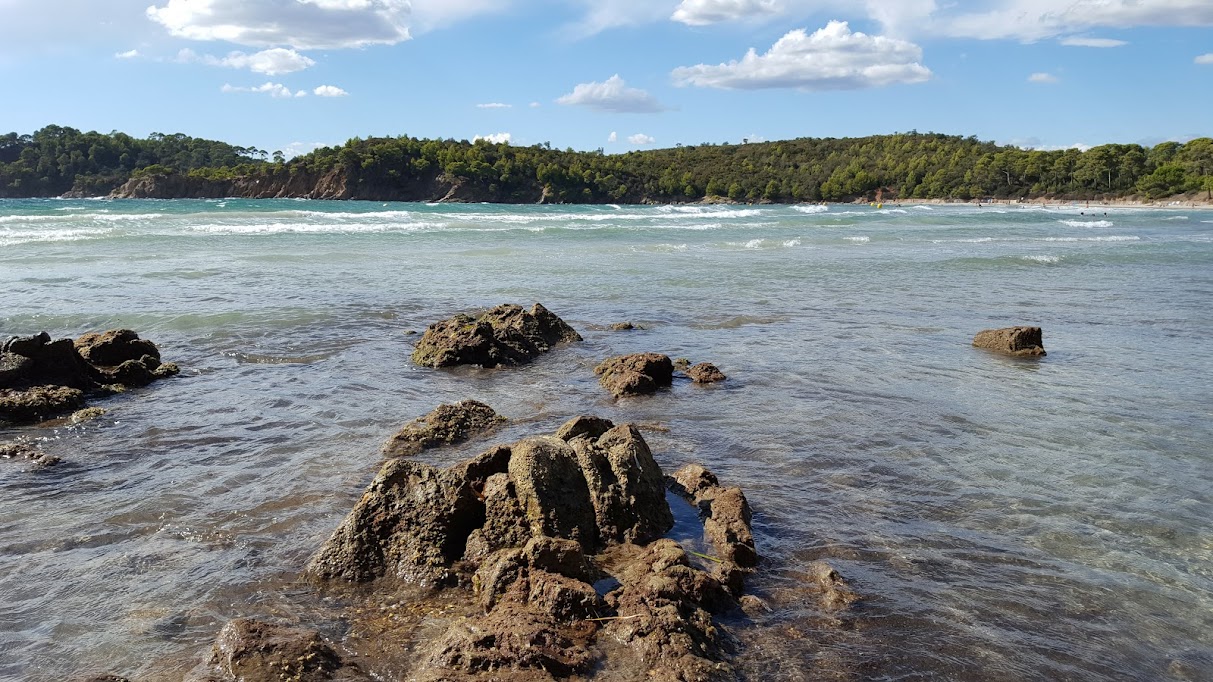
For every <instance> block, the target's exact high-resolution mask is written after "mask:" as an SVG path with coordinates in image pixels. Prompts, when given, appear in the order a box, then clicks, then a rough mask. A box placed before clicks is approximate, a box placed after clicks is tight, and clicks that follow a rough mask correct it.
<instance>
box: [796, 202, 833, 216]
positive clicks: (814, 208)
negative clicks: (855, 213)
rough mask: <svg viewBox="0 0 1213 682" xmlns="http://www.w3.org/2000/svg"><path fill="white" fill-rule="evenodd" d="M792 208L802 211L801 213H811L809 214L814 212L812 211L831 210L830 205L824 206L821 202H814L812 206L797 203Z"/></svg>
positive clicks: (823, 211)
mask: <svg viewBox="0 0 1213 682" xmlns="http://www.w3.org/2000/svg"><path fill="white" fill-rule="evenodd" d="M792 210H795V211H800V212H801V213H809V214H812V213H825V212H826V211H829V210H830V207H829V206H822V205H820V204H814V205H811V206H804V205H799V204H798V205H796V206H793V207H792Z"/></svg>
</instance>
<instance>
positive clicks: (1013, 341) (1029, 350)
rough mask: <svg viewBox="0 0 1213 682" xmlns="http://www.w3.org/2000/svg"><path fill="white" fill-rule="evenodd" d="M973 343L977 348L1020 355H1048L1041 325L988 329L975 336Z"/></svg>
mask: <svg viewBox="0 0 1213 682" xmlns="http://www.w3.org/2000/svg"><path fill="white" fill-rule="evenodd" d="M973 345H974V346H975V347H977V348H985V349H986V350H992V351H996V352H998V353H1005V354H1007V355H1015V356H1020V357H1025V356H1026V357H1039V356H1044V355H1047V354H1046V353H1045V348H1044V341H1043V339H1042V332H1041V329H1040V327H1006V328H1003V329H986V330H983V331H980V332H978V333H977V336H975V337H973Z"/></svg>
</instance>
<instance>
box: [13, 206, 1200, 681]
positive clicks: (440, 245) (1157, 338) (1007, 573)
mask: <svg viewBox="0 0 1213 682" xmlns="http://www.w3.org/2000/svg"><path fill="white" fill-rule="evenodd" d="M1104 213H1105V210H1104V209H1103V208H1102V207H1101V208H1099V209H1097V210H1092V209H1087V208H1085V207H1079V206H1074V207H1066V208H1057V207H1050V208H1048V209H1044V208H1041V207H1020V206H1010V207H1000V208H991V207H986V208H982V209H976V208H972V207H954V206H912V205H906V206H902V207H885V208H883V209H876V208H871V207H865V206H860V207H838V206H831V207H829V208H828V209H825V210H823V208H822V207H804V206H801V207H773V206H772V207H765V206H764V207H729V206H713V207H701V206H688V207H632V206H625V207H618V208H616V207H498V206H481V205H470V206H450V205H443V206H427V205H424V204H387V205H385V204H379V203H361V202H350V203H342V202H334V203H327V202H301V201H243V200H234V199H233V200H227V201H169V202H164V201H69V200H62V201H59V200H54V201H34V200H30V201H25V200H22V201H0V286H2V287H3V290H4V291H5V292H6V296H5V300H4V306H3V307H2V308H0V336H4V335H7V334H18V333H20V334H27V333H35V332H38V331H41V330H44V329H45V330H47V331H49V332H51V334H52V335H54V336H56V337H61V336H75V335H78V334H80V333H83V332H85V331H89V330H97V329H105V328H112V327H119V326H121V327H130V328H133V329H136V330H138V331H139V332H140V333H141V334H142V335H143V336H144V337H145V338H150V339H152V340H154V341H155V342H156V343H157V344H158V345H159V346H160V348H161V351H162V353H163V355H164V357H165V358H166V359H168V360H172V361H175V362H178V363H179V364H180V365H181V366H182V368H183V372H182V376H181V377H180V378H178V379H174V380H169V381H165V382H160V383H158V384H155V385H153V386H151V387H149V388H147V389H142V390H138V391H132V392H131V393H128V394H125V395H121V396H116V397H114V398H111V399H108V400H105V401H103V402H98V403H96V404H98V405H101V406H103V407H105V408H106V409H107V410H108V413H107V414H106V415H105V416H104V417H102V418H100V419H98V420H95V421H92V422H88V423H85V424H82V425H77V426H70V427H63V426H60V427H50V428H32V427H31V428H22V429H9V430H8V431H7V432H4V433H0V437H5V438H7V437H12V436H14V435H26V436H30V437H35V438H40V439H45V440H44V442H43V446H44V448H45V449H46V450H48V451H50V452H52V453H54V454H57V455H59V456H61V457H62V458H63V460H64V461H63V463H61V464H60V465H58V466H55V467H51V468H46V469H41V470H31V469H29V468H27V467H26V466H25V465H24V464H21V463H17V462H0V651H2V652H4V653H3V654H0V678H2V679H29V680H54V679H61V678H63V677H64V676H67V675H70V674H72V673H75V672H78V671H87V670H97V671H101V670H104V671H114V672H119V673H123V674H127V675H130V676H133V677H136V678H138V677H140V676H149V675H155V674H157V673H162V672H163V671H164V669H165V665H166V663H164V661H166V660H173V659H174V658H176V659H178V660H184V659H188V658H190V657H192V656H194V655H195V654H196V653H197V652H200V651H202V650H203V649H204V648H205V647H206V646H207V644H208V643H209V641H210V640H211V639H212V638H213V636H214V634H215V632H216V630H217V628H218V627H219V625H220V624H221V623H222V622H224V621H225V620H227V619H228V618H231V617H235V616H241V615H254V616H256V615H262V616H266V615H268V616H284V617H292V618H313V619H318V620H323V619H324V618H328V617H331V614H330V613H329V611H328V610H326V609H327V607H326V605H325V604H323V603H320V602H318V601H317V600H315V599H314V597H312V596H311V595H310V593H309V592H308V591H307V590H306V589H303V588H301V587H300V586H298V585H296V584H294V582H293V581H294V579H295V578H296V577H297V575H298V572H299V570H300V568H301V567H302V565H303V564H304V562H305V561H306V559H307V557H308V556H309V554H310V553H311V552H312V551H314V550H315V549H316V548H317V547H318V546H319V545H320V543H321V542H322V541H323V540H324V538H325V537H327V535H328V533H329V532H330V531H331V530H332V529H333V528H334V527H335V526H336V524H337V523H338V522H339V521H340V519H341V518H342V517H343V516H344V515H345V513H346V512H347V511H348V510H349V509H350V508H351V507H352V505H353V503H354V501H355V500H356V499H357V498H358V496H359V495H360V493H361V490H362V487H363V486H364V485H365V484H366V483H367V482H368V481H369V480H370V478H371V476H372V475H373V473H374V471H375V470H376V468H377V464H378V462H379V455H378V453H377V451H378V447H379V445H380V444H381V442H382V441H383V440H384V439H385V438H386V437H387V436H388V435H389V434H390V433H392V432H394V431H395V430H396V429H397V428H398V427H399V426H400V425H401V424H402V423H403V422H404V421H407V420H409V419H412V418H414V417H416V416H418V415H421V414H424V413H426V412H428V411H429V410H430V409H432V408H433V407H434V406H436V405H437V404H438V403H439V402H444V401H452V400H460V399H464V398H476V399H478V400H482V401H484V402H487V403H489V404H490V405H493V406H494V407H495V408H497V410H498V411H500V412H502V413H503V414H505V415H507V416H509V417H511V418H512V419H513V420H514V423H513V424H512V425H511V426H510V427H509V428H508V429H506V430H505V431H503V432H499V433H498V434H496V435H495V437H494V439H495V440H503V441H504V440H510V439H513V438H516V437H521V436H523V435H526V434H531V433H536V432H543V431H549V430H552V429H554V428H555V427H556V426H558V425H559V424H560V423H562V422H563V421H564V420H565V419H567V418H568V417H570V416H573V415H576V414H581V413H594V414H599V415H601V416H605V417H608V418H611V419H613V420H615V421H617V422H618V421H633V422H638V423H641V424H643V425H645V429H646V430H645V435H646V438H648V440H649V443H650V445H651V446H652V448H653V450H654V454H655V457H656V458H657V460H658V462H659V463H660V464H661V465H662V466H663V467H664V468H666V469H667V470H672V469H673V468H675V467H677V466H679V465H681V464H684V463H687V462H692V461H694V462H700V463H703V464H705V465H706V466H708V467H709V468H711V469H712V470H713V471H715V472H716V473H717V474H718V475H719V476H720V478H721V479H722V481H723V482H725V483H726V484H730V485H740V486H742V487H743V488H744V489H745V491H746V493H747V495H748V497H749V499H750V501H751V504H752V505H753V506H754V508H755V512H756V517H755V526H756V533H757V540H758V543H759V551H760V553H761V554H762V555H763V556H764V564H763V569H764V570H763V573H762V574H761V575H760V576H759V577H758V578H756V579H755V580H754V581H753V583H752V585H753V588H754V591H755V592H756V593H757V594H759V595H760V596H762V597H763V598H764V599H766V600H767V602H768V603H769V604H770V606H771V611H770V612H769V613H767V614H766V615H764V616H761V617H759V618H758V619H757V624H756V627H755V628H753V629H752V630H751V631H749V632H750V633H751V634H745V631H744V630H742V629H738V634H739V636H740V637H741V639H742V644H743V646H742V650H741V664H740V665H741V668H742V669H743V670H744V671H745V672H746V673H747V674H748V675H749V676H750V677H751V678H753V679H815V678H829V679H833V678H839V679H880V680H906V679H925V678H933V679H934V678H945V679H954V680H989V679H1000V680H1003V679H1005V680H1020V679H1067V680H1130V679H1202V678H1203V679H1209V678H1210V677H1213V635H1211V634H1210V633H1213V533H1211V532H1210V530H1209V528H1210V525H1209V519H1210V518H1213V466H1210V465H1211V462H1213V455H1211V454H1210V450H1209V447H1208V445H1207V444H1208V443H1209V442H1211V441H1213V426H1211V425H1213V389H1211V388H1210V387H1211V386H1213V362H1210V358H1211V357H1213V352H1211V351H1213V343H1211V342H1213V314H1211V313H1210V307H1209V304H1210V301H1213V212H1210V211H1198V210H1178V209H1176V210H1165V211H1164V210H1144V209H1107V210H1106V213H1107V215H1106V216H1105V215H1104ZM535 301H540V302H542V303H543V304H544V305H545V306H547V307H548V308H549V309H551V310H552V311H554V312H556V313H557V314H559V315H561V316H562V317H564V318H565V319H566V320H567V321H568V322H570V323H571V324H572V325H573V326H574V327H575V328H577V329H578V330H579V331H581V333H582V335H583V336H584V337H585V339H586V340H585V343H582V344H578V345H573V346H567V347H563V348H561V349H559V350H557V351H556V352H554V353H552V354H549V355H548V356H546V357H544V358H542V359H541V360H540V361H539V362H537V363H535V364H534V365H532V366H529V367H526V368H523V369H516V370H501V371H486V370H479V369H459V370H454V371H434V370H427V369H420V368H417V367H413V366H411V365H410V363H409V362H408V361H407V357H408V353H409V352H410V346H409V344H410V342H411V340H412V339H413V338H415V337H410V336H407V335H405V332H406V331H420V330H422V329H423V328H424V326H425V325H426V324H428V323H430V322H433V321H435V320H438V319H440V318H443V317H446V316H448V315H450V314H452V313H454V312H458V311H465V310H470V309H474V308H478V307H486V306H490V305H494V304H497V303H502V302H517V303H522V304H530V303H532V302H535ZM623 320H630V321H632V322H634V323H636V324H639V325H642V326H643V327H644V329H643V330H640V331H634V332H622V333H621V332H611V331H607V330H606V329H605V327H606V325H608V324H610V323H612V322H618V321H623ZM1011 324H1038V325H1041V326H1042V327H1043V328H1044V330H1045V345H1046V347H1047V348H1048V351H1049V355H1048V356H1047V357H1045V358H1043V359H1039V360H1020V359H1011V358H1004V357H1000V356H996V355H991V354H988V353H986V352H983V351H979V350H976V349H973V348H972V347H970V345H969V341H970V340H971V339H972V336H973V334H974V333H975V332H976V331H978V330H980V329H983V328H987V327H994V326H1006V325H1011ZM637 351H658V352H663V353H667V354H669V355H671V356H672V357H679V356H682V357H687V358H690V359H691V360H692V361H711V362H714V363H715V364H717V365H718V366H720V367H721V368H722V369H723V370H724V371H725V372H726V373H727V374H728V375H729V376H730V379H729V381H727V382H725V383H724V384H721V385H717V386H710V387H705V386H695V385H691V384H687V383H679V384H677V385H675V387H674V388H673V389H672V390H671V391H670V392H669V393H666V394H663V395H659V396H657V397H653V398H646V399H634V400H624V401H620V402H617V403H614V402H612V401H611V400H610V399H609V398H608V397H607V395H606V394H605V392H604V391H602V389H601V388H599V387H598V385H597V383H596V381H595V378H594V376H593V372H592V368H593V366H594V365H595V364H596V362H597V361H598V360H600V359H601V358H603V357H606V356H608V355H614V354H620V353H626V352H637ZM480 445H483V443H476V444H472V445H470V446H468V447H467V448H464V449H461V450H457V451H451V452H438V453H435V454H433V455H432V456H430V459H431V460H432V461H435V462H439V463H448V462H453V461H455V460H457V459H459V458H462V457H463V456H466V455H468V454H471V453H473V452H475V451H476V450H477V448H478V446H480ZM818 559H826V560H828V561H829V562H831V563H832V564H833V565H834V566H836V567H837V568H838V569H839V571H840V572H841V573H842V574H843V575H844V576H846V577H847V578H848V579H849V580H850V581H851V583H852V585H853V586H854V588H855V589H856V590H858V591H859V592H860V593H862V594H863V595H864V596H865V597H866V599H865V600H864V601H863V602H862V603H861V604H860V605H859V606H858V607H857V608H856V609H854V610H853V611H852V612H850V613H849V614H846V615H844V616H842V617H832V616H830V615H829V614H823V613H821V612H820V611H818V610H817V609H816V608H815V607H814V606H813V603H812V601H811V600H809V599H806V598H805V596H804V594H803V593H802V592H801V591H800V590H799V589H798V588H799V587H801V585H802V574H801V573H800V571H801V570H803V569H804V567H805V566H806V565H807V564H808V563H809V562H811V561H814V560H818Z"/></svg>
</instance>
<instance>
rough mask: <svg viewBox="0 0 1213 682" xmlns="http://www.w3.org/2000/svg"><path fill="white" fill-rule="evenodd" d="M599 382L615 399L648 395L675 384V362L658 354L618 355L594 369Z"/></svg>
mask: <svg viewBox="0 0 1213 682" xmlns="http://www.w3.org/2000/svg"><path fill="white" fill-rule="evenodd" d="M594 374H597V375H598V382H599V383H601V384H602V386H603V388H605V389H607V390H608V391H610V392H611V395H613V396H615V397H616V398H622V397H624V396H635V395H647V394H650V393H656V392H657V389H659V388H662V387H664V386H669V385H670V384H671V383H673V381H674V363H673V362H671V361H670V358H669V356H667V355H661V354H659V353H636V354H633V355H620V356H618V357H613V358H608V359H606V360H603V361H602V362H601V363H600V364H599V365H598V366H597V367H595V368H594Z"/></svg>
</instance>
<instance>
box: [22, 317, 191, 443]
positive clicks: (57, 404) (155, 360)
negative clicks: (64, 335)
mask: <svg viewBox="0 0 1213 682" xmlns="http://www.w3.org/2000/svg"><path fill="white" fill-rule="evenodd" d="M81 350H83V352H84V353H85V354H87V357H88V358H90V359H93V360H94V362H97V363H98V364H93V363H90V362H89V361H88V360H87V359H86V357H85V355H82V354H81ZM101 361H104V362H105V363H113V364H100V363H101ZM177 371H178V368H177V366H176V365H174V364H172V363H161V362H160V352H159V351H158V350H157V349H156V346H155V345H154V344H152V343H151V342H150V341H145V340H142V339H139V337H138V335H137V334H135V332H133V331H130V330H127V329H119V330H113V331H109V332H103V333H100V334H86V335H85V336H82V337H80V340H78V341H75V342H73V341H72V340H71V339H59V340H58V341H52V340H51V337H50V334H47V333H46V332H42V333H41V334H38V335H36V336H14V337H11V338H9V339H8V340H6V341H5V342H4V343H3V344H0V421H9V422H16V423H24V422H32V421H39V420H45V419H49V418H52V417H55V416H57V415H59V414H62V413H63V412H68V411H71V410H75V409H78V408H80V407H81V406H83V404H84V399H85V396H86V395H87V394H110V393H115V392H119V391H121V390H123V389H125V388H126V387H133V386H143V385H146V384H148V383H150V382H152V381H154V380H156V379H161V378H164V377H167V376H172V375H173V374H176V373H177Z"/></svg>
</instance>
